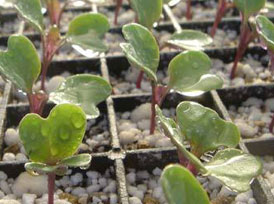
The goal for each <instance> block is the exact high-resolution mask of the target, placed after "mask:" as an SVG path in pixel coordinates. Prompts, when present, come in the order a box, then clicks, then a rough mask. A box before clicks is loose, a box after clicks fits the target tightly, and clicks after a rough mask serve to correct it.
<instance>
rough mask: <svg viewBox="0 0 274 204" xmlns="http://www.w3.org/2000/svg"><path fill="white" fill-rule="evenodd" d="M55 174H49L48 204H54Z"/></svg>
mask: <svg viewBox="0 0 274 204" xmlns="http://www.w3.org/2000/svg"><path fill="white" fill-rule="evenodd" d="M54 186H55V173H49V174H48V204H54Z"/></svg>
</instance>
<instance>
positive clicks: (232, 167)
mask: <svg viewBox="0 0 274 204" xmlns="http://www.w3.org/2000/svg"><path fill="white" fill-rule="evenodd" d="M205 167H206V169H207V170H208V172H209V173H208V174H209V175H211V176H214V177H216V178H218V179H219V180H220V181H222V182H223V183H224V184H225V185H226V186H227V187H229V188H230V189H232V190H234V191H237V192H245V191H248V190H249V189H250V183H251V181H252V180H253V179H254V178H255V177H257V176H259V175H260V174H261V173H262V163H261V161H259V159H257V158H256V157H254V156H252V155H250V154H246V153H244V152H242V151H240V150H237V149H230V148H229V149H225V150H221V151H219V152H218V153H217V154H216V155H215V156H214V157H213V159H212V160H211V161H210V162H209V163H207V164H206V165H205Z"/></svg>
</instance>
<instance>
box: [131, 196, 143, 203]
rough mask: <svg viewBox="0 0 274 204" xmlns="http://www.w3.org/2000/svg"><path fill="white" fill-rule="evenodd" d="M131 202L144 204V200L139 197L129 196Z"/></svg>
mask: <svg viewBox="0 0 274 204" xmlns="http://www.w3.org/2000/svg"><path fill="white" fill-rule="evenodd" d="M129 203H130V204H142V201H141V200H140V199H139V198H137V197H131V198H129Z"/></svg>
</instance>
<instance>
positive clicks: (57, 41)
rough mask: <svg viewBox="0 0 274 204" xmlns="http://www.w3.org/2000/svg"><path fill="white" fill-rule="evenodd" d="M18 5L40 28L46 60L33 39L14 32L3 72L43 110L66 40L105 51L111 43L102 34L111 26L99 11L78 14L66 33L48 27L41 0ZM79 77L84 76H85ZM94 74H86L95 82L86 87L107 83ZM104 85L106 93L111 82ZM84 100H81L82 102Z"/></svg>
mask: <svg viewBox="0 0 274 204" xmlns="http://www.w3.org/2000/svg"><path fill="white" fill-rule="evenodd" d="M52 2H55V1H52ZM14 6H15V8H16V9H17V11H18V12H19V14H20V15H21V16H22V17H23V18H24V19H25V20H26V21H27V22H29V23H31V24H32V25H33V26H34V28H36V29H37V30H38V31H39V32H40V34H41V40H42V62H40V60H39V56H38V54H37V52H36V50H35V48H34V46H33V44H32V43H31V41H30V40H28V39H27V38H26V37H24V36H22V35H12V36H11V37H9V40H8V50H7V51H5V52H4V51H1V52H0V72H1V74H2V75H3V76H4V77H5V78H7V79H9V80H10V81H11V82H12V83H14V84H15V85H16V86H17V88H19V89H21V90H22V91H24V92H25V93H26V94H27V95H28V99H29V104H30V109H31V112H33V113H38V114H42V111H43V107H44V105H45V103H46V102H47V100H48V98H49V97H48V94H47V93H46V88H45V80H46V75H47V71H48V68H49V65H50V63H51V61H52V59H53V56H54V54H55V53H56V52H57V51H58V50H59V49H60V48H61V47H62V46H63V45H64V44H70V45H73V46H76V45H77V46H78V47H81V48H82V49H88V50H92V51H94V52H104V51H106V50H107V46H106V45H105V44H104V42H103V40H102V38H103V35H104V34H105V33H106V32H107V31H108V30H109V27H110V26H109V23H108V20H107V18H106V17H105V16H103V15H101V14H97V13H86V14H82V15H79V16H77V17H76V18H74V19H73V20H72V21H71V22H70V24H69V29H68V32H67V33H66V35H65V36H61V35H60V32H59V29H58V28H57V27H56V26H52V27H50V28H49V30H46V29H45V25H44V23H43V15H42V12H41V10H42V8H41V4H40V1H39V0H20V1H19V0H18V1H16V4H15V5H14ZM19 56H20V57H19ZM41 64H42V66H41ZM40 72H41V90H40V91H39V92H37V93H33V91H32V87H33V84H34V82H35V81H36V80H37V79H38V77H39V74H40ZM79 77H80V78H81V80H82V79H83V78H84V77H81V76H79ZM90 77H91V78H92V79H91V78H90ZM90 77H89V76H86V78H90V79H91V81H93V82H91V81H90V82H89V84H88V85H87V86H86V88H85V90H86V91H87V89H88V88H91V87H92V86H96V85H98V86H100V85H101V84H104V85H106V83H107V82H106V81H105V80H103V79H100V80H102V81H103V82H102V81H100V80H97V78H96V79H95V78H94V76H90ZM73 80H75V79H74V78H73ZM81 80H80V81H78V82H79V83H80V84H81V83H86V82H85V80H83V81H81ZM91 84H92V85H91ZM83 86H84V85H83ZM104 88H105V89H104V90H106V91H103V92H102V93H103V94H106V93H108V89H109V85H108V86H104ZM70 90H72V89H70ZM74 91H75V92H74V94H76V92H79V91H80V90H74ZM104 97H105V98H106V97H107V95H104ZM83 98H84V97H83ZM79 100H82V99H79ZM55 101H56V99H55ZM60 101H61V100H60V98H59V99H58V103H60ZM82 101H83V100H82ZM82 101H80V102H79V103H77V104H81V103H82ZM70 102H73V101H70ZM82 105H83V104H82ZM84 110H87V108H84Z"/></svg>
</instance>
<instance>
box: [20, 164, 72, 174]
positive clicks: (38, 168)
mask: <svg viewBox="0 0 274 204" xmlns="http://www.w3.org/2000/svg"><path fill="white" fill-rule="evenodd" d="M25 169H26V170H27V172H28V173H30V174H31V175H37V174H38V175H41V174H48V173H55V174H57V175H58V176H63V175H64V174H65V173H66V172H67V170H68V167H67V166H58V165H57V166H50V165H46V164H43V163H37V162H28V163H26V164H25Z"/></svg>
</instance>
